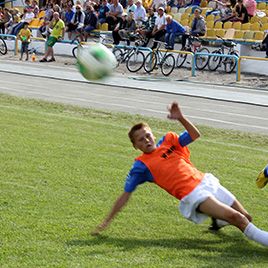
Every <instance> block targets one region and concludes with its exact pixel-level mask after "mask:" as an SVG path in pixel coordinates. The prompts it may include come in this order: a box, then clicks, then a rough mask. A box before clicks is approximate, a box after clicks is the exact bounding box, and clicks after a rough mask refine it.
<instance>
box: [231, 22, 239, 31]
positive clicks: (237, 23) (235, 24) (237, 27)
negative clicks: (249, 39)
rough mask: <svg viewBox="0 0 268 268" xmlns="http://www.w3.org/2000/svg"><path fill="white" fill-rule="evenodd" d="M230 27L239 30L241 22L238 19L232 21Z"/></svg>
mask: <svg viewBox="0 0 268 268" xmlns="http://www.w3.org/2000/svg"><path fill="white" fill-rule="evenodd" d="M232 28H234V29H235V30H241V22H240V21H236V22H233V25H232Z"/></svg>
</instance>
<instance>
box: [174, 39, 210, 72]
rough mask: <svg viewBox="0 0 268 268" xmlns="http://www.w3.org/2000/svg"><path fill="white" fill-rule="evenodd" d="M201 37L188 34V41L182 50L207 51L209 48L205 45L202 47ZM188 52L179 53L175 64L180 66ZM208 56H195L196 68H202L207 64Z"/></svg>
mask: <svg viewBox="0 0 268 268" xmlns="http://www.w3.org/2000/svg"><path fill="white" fill-rule="evenodd" d="M202 41H203V40H202V39H201V38H199V37H196V36H192V35H190V36H189V38H188V42H187V44H186V46H185V48H184V49H183V50H185V51H189V52H192V53H196V52H200V53H209V50H208V49H207V48H205V47H202ZM187 56H188V54H186V53H179V54H178V56H177V59H176V66H177V68H180V67H182V66H183V64H184V63H185V61H186V59H187ZM208 59H209V57H208V56H206V55H198V56H196V61H195V66H196V68H197V69H198V70H203V69H205V67H206V66H207V64H208Z"/></svg>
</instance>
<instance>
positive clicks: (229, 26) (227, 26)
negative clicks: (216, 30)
mask: <svg viewBox="0 0 268 268" xmlns="http://www.w3.org/2000/svg"><path fill="white" fill-rule="evenodd" d="M231 28H232V22H231V21H226V22H225V23H224V24H223V29H225V30H227V29H231Z"/></svg>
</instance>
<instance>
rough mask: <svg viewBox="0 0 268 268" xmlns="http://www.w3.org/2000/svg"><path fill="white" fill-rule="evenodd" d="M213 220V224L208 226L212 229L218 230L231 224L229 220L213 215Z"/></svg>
mask: <svg viewBox="0 0 268 268" xmlns="http://www.w3.org/2000/svg"><path fill="white" fill-rule="evenodd" d="M211 220H212V222H211V225H210V226H209V227H208V229H209V230H210V231H218V230H220V229H221V228H223V227H224V226H226V225H229V223H228V222H227V221H223V220H219V219H215V218H213V217H211Z"/></svg>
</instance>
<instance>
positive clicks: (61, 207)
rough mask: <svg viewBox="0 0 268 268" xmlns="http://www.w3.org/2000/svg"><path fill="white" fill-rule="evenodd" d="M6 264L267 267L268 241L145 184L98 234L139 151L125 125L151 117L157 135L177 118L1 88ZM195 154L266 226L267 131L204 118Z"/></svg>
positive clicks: (0, 231)
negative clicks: (204, 216) (185, 210)
mask: <svg viewBox="0 0 268 268" xmlns="http://www.w3.org/2000/svg"><path fill="white" fill-rule="evenodd" d="M0 114H1V116H0V127H1V132H0V150H1V154H0V168H1V173H0V174H1V175H0V217H1V218H0V267H34V268H35V267H101V268H102V267H258V268H259V267H268V249H267V248H264V247H262V246H259V245H258V244H256V243H254V242H251V241H248V240H247V239H246V238H245V237H244V235H243V234H242V233H241V232H240V231H238V230H237V229H235V228H234V227H226V228H225V229H224V230H221V231H220V232H218V233H217V234H214V233H211V232H208V231H207V227H208V225H209V223H210V221H209V220H208V221H207V222H205V223H204V224H201V225H195V224H193V223H190V222H188V221H187V220H185V219H183V218H182V217H181V216H180V214H179V212H178V210H177V205H178V202H177V200H175V199H174V198H173V197H172V196H169V195H168V194H167V193H166V192H164V191H163V190H161V189H159V188H157V187H156V186H155V185H153V184H144V185H141V186H140V187H139V188H138V189H137V191H136V192H135V193H134V194H133V196H132V199H131V200H130V202H129V204H128V206H127V207H125V209H124V210H123V211H122V212H121V213H120V214H119V215H118V217H116V219H115V220H114V222H113V223H112V225H111V226H110V227H109V229H107V230H106V231H105V232H104V233H103V235H101V236H100V237H91V236H90V235H89V233H90V231H91V230H92V229H94V227H95V226H96V225H97V224H99V223H100V222H101V221H102V219H103V218H104V216H105V215H106V213H107V212H108V211H109V210H110V208H111V206H112V204H113V202H114V200H115V199H116V198H117V196H118V195H119V194H121V192H122V191H123V186H124V181H125V176H126V175H127V173H128V170H129V169H130V167H131V165H132V162H133V160H134V157H135V156H137V155H138V152H137V151H135V150H134V149H133V148H132V146H131V144H130V142H129V141H128V137H127V132H128V129H129V128H130V127H131V126H132V124H133V123H137V122H140V121H142V120H143V121H147V122H148V123H149V124H150V125H151V127H152V129H153V131H154V132H155V134H156V136H157V138H160V137H161V136H162V135H163V134H165V133H166V132H167V131H168V130H173V131H176V132H180V131H182V128H181V126H178V124H176V123H174V122H171V121H167V120H166V121H163V120H158V119H151V118H144V117H141V116H138V115H137V116H130V115H127V114H119V113H110V112H104V111H96V110H89V109H82V108H78V107H71V106H63V105H59V104H51V103H46V102H38V101H33V100H24V99H17V98H13V97H9V96H6V95H0ZM200 130H201V133H202V137H201V138H200V139H199V140H198V141H196V142H195V143H193V144H192V145H190V149H191V152H192V161H193V163H195V165H196V166H197V167H198V168H199V169H200V170H202V171H204V172H211V173H213V174H214V175H216V176H217V177H219V178H220V180H221V182H222V184H223V185H224V186H226V187H227V188H228V189H229V190H231V191H232V192H233V193H234V194H235V195H236V196H237V197H238V199H239V200H240V201H241V202H242V203H243V204H244V206H245V207H246V208H247V209H248V211H249V212H250V213H251V214H252V216H253V218H254V223H255V224H256V225H257V226H259V227H261V228H263V229H266V230H268V224H267V218H268V206H267V203H268V188H264V189H263V190H259V189H257V188H256V186H255V178H256V176H257V174H258V173H259V171H260V170H261V169H262V168H263V166H264V165H266V164H267V154H268V136H260V135H253V134H246V133H241V132H233V131H227V130H219V129H212V128H208V127H203V126H200Z"/></svg>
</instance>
